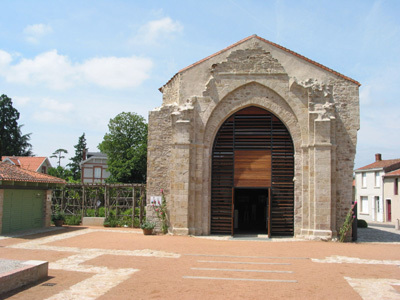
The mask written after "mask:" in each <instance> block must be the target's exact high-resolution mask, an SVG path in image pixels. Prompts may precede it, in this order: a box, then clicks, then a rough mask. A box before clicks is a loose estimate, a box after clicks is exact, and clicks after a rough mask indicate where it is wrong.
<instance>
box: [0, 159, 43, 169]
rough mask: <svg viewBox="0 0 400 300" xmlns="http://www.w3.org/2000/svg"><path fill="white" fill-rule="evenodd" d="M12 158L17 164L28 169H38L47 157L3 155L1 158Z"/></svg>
mask: <svg viewBox="0 0 400 300" xmlns="http://www.w3.org/2000/svg"><path fill="white" fill-rule="evenodd" d="M6 158H8V159H10V160H11V161H12V162H13V163H15V165H16V166H20V167H21V168H24V169H26V170H31V171H38V169H39V167H40V166H41V165H42V163H43V162H44V161H45V160H46V159H47V157H41V156H3V157H2V158H1V160H4V159H6Z"/></svg>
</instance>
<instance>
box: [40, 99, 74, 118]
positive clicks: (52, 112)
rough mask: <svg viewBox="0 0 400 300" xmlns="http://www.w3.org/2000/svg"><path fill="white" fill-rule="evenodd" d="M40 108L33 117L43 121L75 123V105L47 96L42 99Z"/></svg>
mask: <svg viewBox="0 0 400 300" xmlns="http://www.w3.org/2000/svg"><path fill="white" fill-rule="evenodd" d="M39 108H40V109H37V110H36V111H35V112H34V113H33V116H32V117H33V119H34V120H36V121H39V122H41V123H54V124H60V123H67V124H71V123H73V119H74V114H73V110H74V105H73V104H72V103H64V102H61V101H57V100H55V99H50V98H45V99H43V100H41V101H40V104H39Z"/></svg>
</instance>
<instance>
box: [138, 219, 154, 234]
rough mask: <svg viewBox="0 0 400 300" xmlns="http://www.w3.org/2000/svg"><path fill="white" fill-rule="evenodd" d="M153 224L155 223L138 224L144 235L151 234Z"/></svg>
mask: <svg viewBox="0 0 400 300" xmlns="http://www.w3.org/2000/svg"><path fill="white" fill-rule="evenodd" d="M155 226H156V224H154V223H151V222H144V223H143V224H142V225H140V228H142V230H143V234H144V235H151V234H153V229H154V227H155Z"/></svg>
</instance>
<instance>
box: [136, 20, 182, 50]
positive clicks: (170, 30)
mask: <svg viewBox="0 0 400 300" xmlns="http://www.w3.org/2000/svg"><path fill="white" fill-rule="evenodd" d="M182 31H183V26H182V24H181V23H179V22H178V21H173V20H172V19H171V18H169V17H165V18H162V19H159V20H154V21H150V22H148V23H146V24H145V25H143V26H142V27H140V28H139V31H138V35H137V36H136V37H135V43H138V44H140V43H145V44H155V43H157V42H158V41H160V40H165V39H167V38H170V37H172V36H173V34H175V33H179V32H182Z"/></svg>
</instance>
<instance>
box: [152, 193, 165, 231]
mask: <svg viewBox="0 0 400 300" xmlns="http://www.w3.org/2000/svg"><path fill="white" fill-rule="evenodd" d="M153 209H154V211H155V213H156V215H157V218H158V219H159V220H160V221H161V231H162V233H167V232H168V214H167V200H166V199H165V195H164V190H163V189H161V204H160V205H159V206H156V205H154V204H153Z"/></svg>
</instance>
